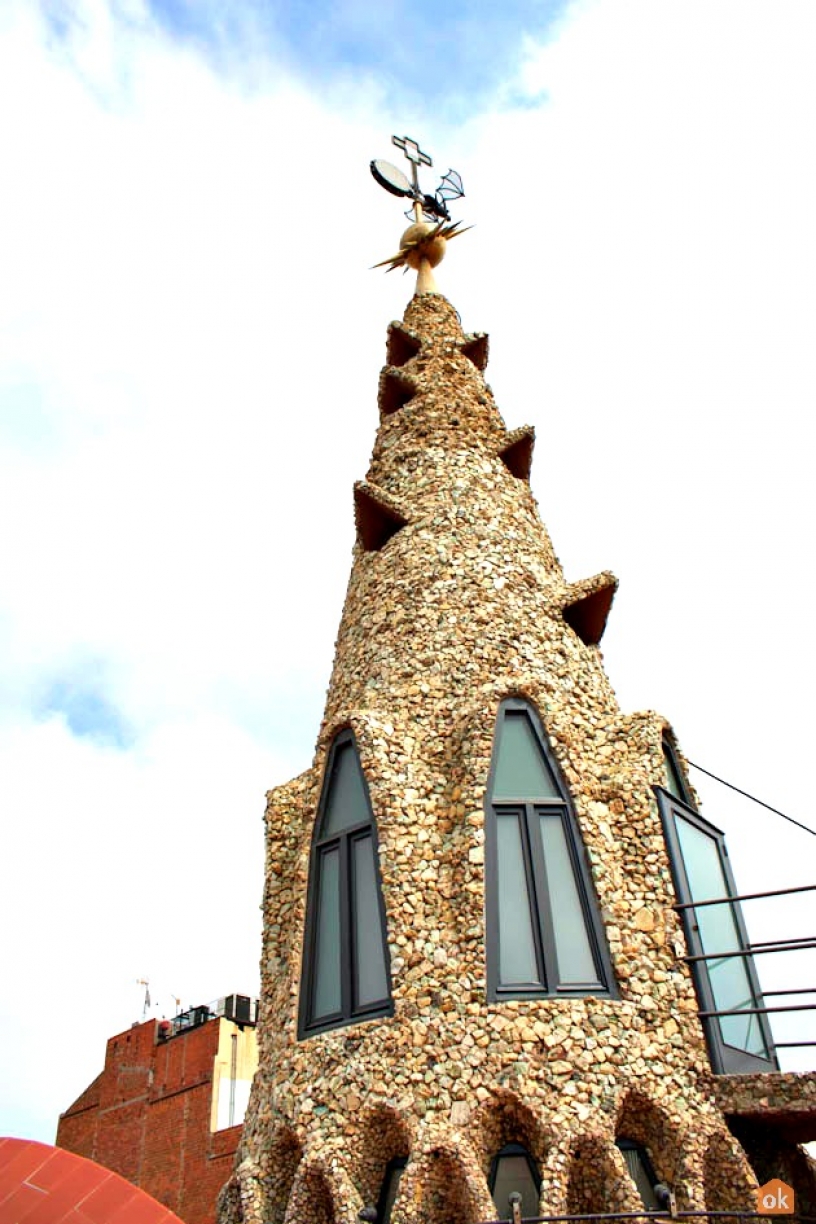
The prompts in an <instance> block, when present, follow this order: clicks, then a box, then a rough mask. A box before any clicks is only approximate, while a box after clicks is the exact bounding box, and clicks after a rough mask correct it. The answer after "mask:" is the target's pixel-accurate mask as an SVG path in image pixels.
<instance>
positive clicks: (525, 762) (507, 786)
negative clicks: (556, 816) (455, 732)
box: [493, 710, 561, 800]
mask: <svg viewBox="0 0 816 1224" xmlns="http://www.w3.org/2000/svg"><path fill="white" fill-rule="evenodd" d="M493 798H494V799H529V800H536V799H560V798H561V796H560V795H559V793H558V789H557V787H556V785H555V779H554V778H553V776H552V773H551V772H550V768H549V766H548V765H547V762H546V761H545V760H544V756H543V754H542V752H541V748H540V746H539V743H538V740H537V739H536V735H535V732H534V731H533V728H532V725H531V723H530V719H529V718H528V717H527V715H526V714H524V713H522V712H520V711H519V712H516V711H514V710H508V711H507V712H506V713H505V715H504V718H503V719H502V723H501V728H500V730H499V746H498V755H497V758H496V769H495V776H494V778H493Z"/></svg>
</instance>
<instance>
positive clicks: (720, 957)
mask: <svg viewBox="0 0 816 1224" xmlns="http://www.w3.org/2000/svg"><path fill="white" fill-rule="evenodd" d="M655 790H656V794H657V800H658V805H659V807H660V814H661V817H662V819H663V831H664V833H665V836H666V845H667V848H668V851H669V860H670V863H671V869H672V877H673V879H674V886H675V890H676V892H677V899H678V901H679V902H680V905H681V909H680V914H681V918H682V921H683V929H684V931H685V936H686V944H687V947H688V953H689V956H690V958H691V959H690V961H689V965H690V968H691V972H692V977H693V979H694V988H695V991H696V993H697V1002H698V1004H699V1008H700V1011H701V1013H703V1014H702V1015H701V1022H702V1025H703V1031H704V1032H705V1037H706V1043H707V1045H708V1053H709V1058H710V1060H711V1068H712V1070H713V1071H714V1072H715V1073H717V1074H741V1073H748V1072H753V1071H760V1072H762V1071H775V1070H778V1069H779V1064H778V1062H777V1059H776V1052H775V1050H774V1045H773V1038H772V1036H771V1030H770V1027H769V1025H768V1021H767V1018H766V1016H765V1015H764V1014H763V1013H762V1009H763V1008H764V1006H765V1004H764V1001H763V998H762V992H761V990H760V987H759V980H758V978H757V975H756V969H755V966H754V959H753V956H751V955H748V952H749V949H750V944H749V941H748V934H747V932H746V930H745V926H744V923H743V919H742V913H741V910H740V906H739V902H738V901H733V900H730V899H729V898H732V897H736V896H737V895H738V894H737V889H736V886H735V884H734V880H733V877H732V875H731V870H730V867H729V863H728V853H727V851H726V848H725V839H724V837H723V835H722V833H721V832H720V830H719V829H716V828H715V827H714V826H713V825H711V824H709V823H708V821H707V820H704V819H703V817H702V816H700V815H699V814H698V813H697V812H695V811H694V809H693V808H691V807H689V805H688V804H687V803H684V802H682V801H681V800H679V799H677V798H675V797H673V796H672V795H670V794H669V792H668V791H667V790H665V789H663V788H662V787H656V788H655ZM720 900H722V904H717V905H699V906H697V905H694V904H692V903H694V902H702V901H720ZM734 953H740V954H741V955H734ZM720 1011H722V1012H728V1013H729V1014H728V1015H725V1016H712V1015H706V1014H705V1013H707V1012H708V1013H710V1012H720ZM752 1013H753V1014H752Z"/></svg>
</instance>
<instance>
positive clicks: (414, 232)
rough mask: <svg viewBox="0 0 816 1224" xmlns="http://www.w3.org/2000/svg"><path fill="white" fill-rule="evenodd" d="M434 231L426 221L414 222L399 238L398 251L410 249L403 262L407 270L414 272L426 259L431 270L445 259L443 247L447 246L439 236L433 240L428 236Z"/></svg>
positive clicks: (432, 226)
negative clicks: (412, 269)
mask: <svg viewBox="0 0 816 1224" xmlns="http://www.w3.org/2000/svg"><path fill="white" fill-rule="evenodd" d="M435 229H436V226H435V225H430V224H429V223H428V222H427V221H415V222H414V224H413V225H409V226H408V228H407V230H406V231H405V233H404V234H403V235H402V237H401V238H400V250H401V251H404V250H406V249H407V248H408V247H410V248H411V249H410V250H409V251H408V254H407V255H406V256H405V262H406V263H407V264H408V267H409V268H414V269H415V270H416V269H417V268H418V267H419V265H420V261H421V260H423V259H427V261H428V263H429V264H430V265H431V267H432V268H435V267H436V265H437V264H438V263H441V262H442V260H443V259H444V257H445V247H446V246H447V245H448V244H447V242H446V241H445V239H444V238H443V237H442V236H441V234H437V235H436V237H435V238H430V237H429V236H428V235H429V234H432V233H433V232H434V230H435Z"/></svg>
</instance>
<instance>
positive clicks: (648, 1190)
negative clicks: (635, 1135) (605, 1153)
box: [617, 1139, 660, 1211]
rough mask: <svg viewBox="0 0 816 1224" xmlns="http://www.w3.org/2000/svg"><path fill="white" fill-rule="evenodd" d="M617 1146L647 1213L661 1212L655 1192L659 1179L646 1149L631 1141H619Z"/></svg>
mask: <svg viewBox="0 0 816 1224" xmlns="http://www.w3.org/2000/svg"><path fill="white" fill-rule="evenodd" d="M617 1145H618V1147H619V1148H620V1150H621V1155H622V1156H623V1159H624V1163H625V1165H626V1168H627V1169H628V1171H629V1176H630V1177H631V1179H632V1181H633V1182H634V1183H635V1186H636V1187H637V1192H638V1194H639V1195H640V1199H641V1202H642V1203H643V1206H644V1207H645V1208H646V1210H647V1211H659V1210H660V1203H658V1201H657V1195H656V1194H655V1192H654V1188H655V1186H656V1184H657V1177H656V1176H655V1171H654V1169H653V1168H652V1162H651V1161H650V1160H649V1157H648V1156H647V1154H646V1151H645V1149H644V1148H642V1147H641V1146H640V1144H639V1143H634V1142H633V1141H632V1140H631V1139H618V1140H617Z"/></svg>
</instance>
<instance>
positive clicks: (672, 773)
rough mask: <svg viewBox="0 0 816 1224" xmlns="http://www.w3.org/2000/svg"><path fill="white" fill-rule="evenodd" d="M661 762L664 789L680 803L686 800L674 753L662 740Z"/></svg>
mask: <svg viewBox="0 0 816 1224" xmlns="http://www.w3.org/2000/svg"><path fill="white" fill-rule="evenodd" d="M663 764H664V766H665V770H666V790H667V791H668V792H669V794H670V795H674V797H675V799H679V800H680V802H681V803H685V802H686V788H685V787H684V786H683V781H682V778H681V777H680V770H679V769H678V767H677V762H676V761H675V759H674V753H673V752H672V750H671V748H670V747H669V745H668V744H667V743H666V741H665V739H664V740H663Z"/></svg>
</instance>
